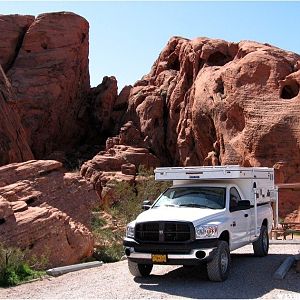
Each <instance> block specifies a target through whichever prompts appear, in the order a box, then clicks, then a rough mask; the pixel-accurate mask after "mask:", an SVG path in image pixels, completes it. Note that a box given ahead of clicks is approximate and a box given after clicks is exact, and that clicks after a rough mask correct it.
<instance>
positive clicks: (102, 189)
mask: <svg viewBox="0 0 300 300" xmlns="http://www.w3.org/2000/svg"><path fill="white" fill-rule="evenodd" d="M144 145H145V143H144V142H143V140H142V139H141V136H140V132H139V131H138V130H137V129H136V128H135V127H134V126H133V124H132V122H128V123H126V124H125V125H124V126H123V127H122V128H121V130H120V134H119V135H118V136H116V137H114V138H109V139H107V142H106V151H101V152H100V153H99V154H97V155H96V156H95V157H94V158H93V159H92V160H90V161H87V162H85V163H84V164H83V165H82V167H81V171H80V173H81V175H82V176H83V177H85V178H86V179H87V180H88V181H90V182H92V183H93V185H94V187H95V189H96V191H97V193H98V195H99V197H100V199H102V201H103V198H104V196H105V195H106V194H108V193H110V189H111V188H108V186H109V185H113V184H112V182H114V181H129V182H131V183H133V182H134V180H135V175H136V171H137V169H138V167H139V166H142V165H143V166H144V167H146V168H150V167H157V166H159V164H160V162H159V160H158V159H157V157H155V156H154V155H153V154H151V153H150V152H149V150H148V149H146V148H141V147H139V146H142V147H143V146H144Z"/></svg>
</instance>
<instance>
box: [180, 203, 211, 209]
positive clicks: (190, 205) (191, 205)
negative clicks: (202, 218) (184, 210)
mask: <svg viewBox="0 0 300 300" xmlns="http://www.w3.org/2000/svg"><path fill="white" fill-rule="evenodd" d="M179 206H183V207H205V208H211V207H209V206H207V205H202V204H197V203H188V204H180V205H179Z"/></svg>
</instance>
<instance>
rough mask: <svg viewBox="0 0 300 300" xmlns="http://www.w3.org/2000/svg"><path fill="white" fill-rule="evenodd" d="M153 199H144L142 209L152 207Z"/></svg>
mask: <svg viewBox="0 0 300 300" xmlns="http://www.w3.org/2000/svg"><path fill="white" fill-rule="evenodd" d="M151 205H152V204H151V201H150V200H145V201H143V205H142V209H143V210H148V209H149V208H150V207H151Z"/></svg>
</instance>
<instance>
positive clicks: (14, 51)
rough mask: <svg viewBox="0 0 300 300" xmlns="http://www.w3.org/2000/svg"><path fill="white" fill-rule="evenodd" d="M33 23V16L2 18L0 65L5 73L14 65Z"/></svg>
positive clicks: (8, 16) (0, 20) (0, 18)
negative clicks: (26, 33)
mask: <svg viewBox="0 0 300 300" xmlns="http://www.w3.org/2000/svg"><path fill="white" fill-rule="evenodd" d="M33 21H34V17H33V16H20V15H7V16H4V15H1V16H0V32H1V36H0V48H1V53H0V65H1V66H2V68H3V69H4V71H5V72H6V71H8V70H9V69H10V67H11V66H12V65H13V63H14V60H15V59H16V56H17V55H18V51H19V49H20V47H21V45H22V41H23V38H24V35H25V32H26V31H27V30H28V28H29V26H30V25H31V24H32V22H33Z"/></svg>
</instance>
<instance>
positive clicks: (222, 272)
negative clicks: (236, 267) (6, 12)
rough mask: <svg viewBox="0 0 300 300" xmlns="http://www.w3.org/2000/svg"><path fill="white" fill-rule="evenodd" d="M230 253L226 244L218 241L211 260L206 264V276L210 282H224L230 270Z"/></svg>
mask: <svg viewBox="0 0 300 300" xmlns="http://www.w3.org/2000/svg"><path fill="white" fill-rule="evenodd" d="M230 264H231V259H230V251H229V246H228V243H227V242H225V241H219V245H218V248H217V249H216V251H215V253H214V256H213V259H212V260H211V261H210V262H208V263H207V274H208V278H209V279H210V280H211V281H224V280H226V279H227V278H228V275H229V270H230Z"/></svg>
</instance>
